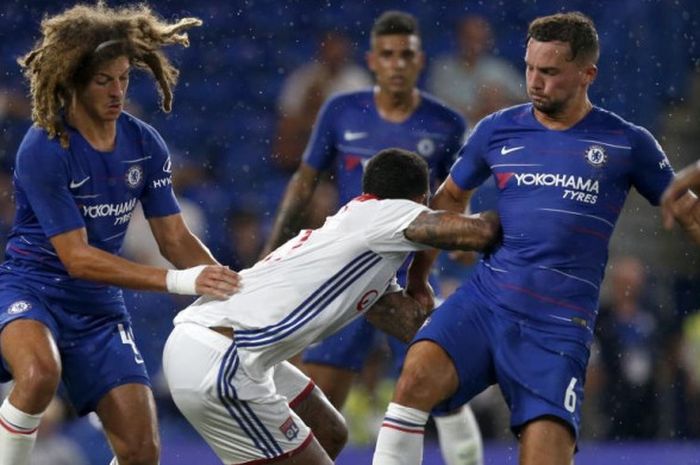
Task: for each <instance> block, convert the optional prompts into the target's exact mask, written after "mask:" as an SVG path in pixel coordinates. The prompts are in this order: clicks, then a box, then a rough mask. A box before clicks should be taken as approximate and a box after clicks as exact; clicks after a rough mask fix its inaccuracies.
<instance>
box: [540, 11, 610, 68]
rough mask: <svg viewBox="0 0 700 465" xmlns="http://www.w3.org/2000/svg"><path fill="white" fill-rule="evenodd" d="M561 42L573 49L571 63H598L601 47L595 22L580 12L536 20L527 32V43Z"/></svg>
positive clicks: (559, 14) (558, 14)
mask: <svg viewBox="0 0 700 465" xmlns="http://www.w3.org/2000/svg"><path fill="white" fill-rule="evenodd" d="M530 39H535V40H536V41H538V42H552V41H555V40H557V41H561V42H566V43H568V44H569V46H570V47H571V61H573V60H576V59H577V58H582V59H584V60H591V61H592V62H593V63H596V62H597V61H598V56H599V55H600V45H599V43H598V32H596V29H595V25H594V24H593V20H592V19H591V18H589V17H588V16H586V15H584V14H583V13H581V12H579V11H573V12H569V13H557V14H554V15H550V16H542V17H540V18H536V19H535V20H534V21H532V22H531V23H530V26H529V27H528V30H527V41H526V42H529V41H530Z"/></svg>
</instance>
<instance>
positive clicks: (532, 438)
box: [519, 417, 576, 465]
mask: <svg viewBox="0 0 700 465" xmlns="http://www.w3.org/2000/svg"><path fill="white" fill-rule="evenodd" d="M575 447H576V440H575V439H574V435H573V433H572V431H571V426H570V425H568V424H566V423H565V422H564V421H563V420H561V419H559V418H557V417H540V418H538V419H536V420H533V421H531V422H529V423H528V424H527V425H525V426H524V427H523V429H522V431H521V435H520V460H519V463H520V465H570V464H571V463H573V462H572V460H573V459H572V457H573V455H574V448H575Z"/></svg>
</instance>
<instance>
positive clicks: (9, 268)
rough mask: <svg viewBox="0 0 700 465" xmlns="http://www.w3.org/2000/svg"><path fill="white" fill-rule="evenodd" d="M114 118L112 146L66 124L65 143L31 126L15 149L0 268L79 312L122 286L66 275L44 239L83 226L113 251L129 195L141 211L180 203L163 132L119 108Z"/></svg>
mask: <svg viewBox="0 0 700 465" xmlns="http://www.w3.org/2000/svg"><path fill="white" fill-rule="evenodd" d="M116 125H117V134H116V143H115V148H114V150H113V151H111V152H100V151H97V150H95V149H93V148H92V147H91V146H90V144H89V143H88V142H87V141H86V140H85V138H83V136H82V135H80V133H79V132H78V131H76V130H74V129H72V128H69V129H68V131H69V134H70V145H69V148H68V149H63V148H62V147H61V145H60V143H59V141H58V139H57V138H54V139H49V138H48V135H47V133H46V131H44V130H43V129H41V128H39V127H36V126H34V127H32V128H30V129H29V131H28V132H27V134H26V135H25V137H24V139H23V141H22V143H21V145H20V147H19V151H18V153H17V161H16V167H15V172H14V194H15V201H16V215H15V221H14V224H13V227H12V231H11V233H10V236H9V239H8V242H7V247H6V256H7V260H6V261H5V262H4V263H3V264H2V265H0V270H1V271H2V272H6V273H12V274H13V275H15V276H17V277H20V278H22V279H23V280H24V281H23V282H25V283H26V285H28V286H32V287H35V288H37V289H41V291H40V292H41V294H42V295H45V296H47V297H49V298H52V297H53V298H59V299H62V300H67V301H71V302H74V303H75V305H72V306H70V308H71V310H72V311H73V310H74V311H76V312H78V313H104V312H105V311H108V310H105V308H104V307H105V306H106V307H110V305H112V304H117V306H119V305H120V304H121V291H120V290H119V289H118V288H116V287H114V286H108V285H105V284H101V283H96V282H92V281H86V280H81V279H74V278H71V277H70V276H69V275H68V273H67V271H66V269H65V267H64V266H63V263H61V261H60V260H59V258H58V256H57V254H56V251H55V250H54V248H53V246H52V245H51V242H50V240H49V239H50V238H51V237H53V236H55V235H58V234H61V233H65V232H68V231H72V230H76V229H80V228H86V230H87V237H88V243H89V244H90V245H92V246H94V247H97V248H99V249H102V250H104V251H105V252H109V253H111V254H117V253H119V252H120V250H121V247H122V243H123V240H124V234H125V233H126V229H127V226H128V224H129V220H130V218H131V214H132V212H133V210H134V207H135V206H136V202H138V201H140V202H141V204H142V205H143V209H144V212H145V214H146V216H147V217H159V216H167V215H171V214H175V213H178V212H179V211H180V209H179V207H178V204H177V201H176V199H175V196H174V194H173V190H172V174H171V165H170V157H169V154H168V149H167V147H166V145H165V142H164V141H163V139H162V138H161V137H160V135H159V134H158V133H157V132H156V131H155V129H153V128H152V127H151V126H149V125H147V124H146V123H144V122H142V121H140V120H138V119H137V118H135V117H133V116H131V115H129V114H126V113H124V114H122V115H121V116H120V117H119V119H118V120H117V123H116ZM80 302H85V305H82V306H81V305H80V304H79V303H80ZM100 306H103V308H102V309H100V308H99V307H100Z"/></svg>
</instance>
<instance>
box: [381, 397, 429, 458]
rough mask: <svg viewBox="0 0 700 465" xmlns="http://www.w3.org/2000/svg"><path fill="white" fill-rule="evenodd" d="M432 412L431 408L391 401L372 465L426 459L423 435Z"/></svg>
mask: <svg viewBox="0 0 700 465" xmlns="http://www.w3.org/2000/svg"><path fill="white" fill-rule="evenodd" d="M429 416H430V414H429V413H428V412H423V411H421V410H417V409H414V408H410V407H404V406H403V405H399V404H395V403H393V402H392V403H390V404H389V407H387V409H386V415H385V416H384V422H383V423H382V427H381V429H380V430H379V436H377V445H376V447H375V449H374V458H373V459H372V465H420V464H421V463H423V437H424V436H425V423H426V422H427V421H428V417H429Z"/></svg>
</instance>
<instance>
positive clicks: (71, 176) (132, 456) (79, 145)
mask: <svg viewBox="0 0 700 465" xmlns="http://www.w3.org/2000/svg"><path fill="white" fill-rule="evenodd" d="M200 24H201V21H200V20H198V19H196V18H184V19H182V20H180V21H178V22H176V23H173V24H170V23H166V22H164V21H162V20H160V19H159V18H157V17H156V16H155V15H154V14H153V13H152V12H151V10H150V9H149V8H148V7H147V6H145V5H140V6H135V7H123V8H119V9H110V8H108V7H106V6H105V5H104V4H102V3H98V4H97V5H95V6H76V7H73V8H71V9H68V10H66V11H64V12H63V13H60V14H58V15H55V16H53V17H47V18H45V19H44V20H43V21H42V24H41V33H42V37H41V39H40V40H39V42H38V43H37V45H36V47H35V48H34V50H32V51H31V52H29V53H28V54H27V55H25V56H24V57H23V58H22V59H21V60H20V64H21V65H22V67H23V68H24V69H25V74H26V76H27V78H28V80H29V82H30V85H31V96H32V106H33V112H32V119H33V121H34V126H33V127H32V128H31V129H29V131H28V132H27V134H26V135H25V137H24V140H23V141H22V144H21V146H20V148H19V151H18V154H17V160H16V168H15V173H14V187H15V191H14V195H15V198H16V203H17V211H16V217H15V222H14V226H13V228H12V232H11V234H10V237H9V240H8V244H7V250H6V254H7V257H8V258H7V261H6V262H5V263H3V264H2V265H0V331H1V332H0V353H1V355H2V358H1V363H0V381H8V380H10V379H13V380H14V383H15V384H14V387H13V389H12V390H11V392H10V394H9V396H8V398H7V399H5V401H4V402H3V403H2V406H0V464H1V465H25V464H26V463H27V462H28V460H29V455H30V452H31V449H32V447H33V444H34V441H35V438H36V430H37V427H38V426H39V423H40V421H41V417H42V415H43V413H44V411H45V409H46V408H47V406H48V405H49V402H50V401H51V399H52V398H53V395H54V393H55V391H56V388H57V386H58V383H59V381H60V380H61V378H62V379H63V381H64V383H65V387H66V390H67V394H68V396H69V397H70V399H71V401H72V403H73V406H74V407H75V408H76V410H77V411H78V413H79V414H81V415H85V414H86V413H88V412H91V411H95V412H96V413H97V415H98V416H99V418H100V420H101V421H102V425H103V427H104V431H105V434H106V435H107V439H108V440H109V443H110V445H111V447H112V449H113V450H114V453H115V455H116V457H115V458H114V460H113V461H112V464H117V463H118V464H119V465H155V464H157V463H158V456H159V438H158V430H157V426H156V413H155V405H154V401H153V394H152V392H151V389H150V382H149V379H148V374H147V373H146V369H145V367H144V364H143V359H142V358H141V355H140V353H139V351H138V349H137V347H136V344H135V342H134V340H133V336H132V331H131V327H130V318H129V314H128V313H127V311H126V308H125V307H124V302H123V298H122V293H121V290H120V289H119V287H128V288H132V289H143V290H151V291H169V292H173V293H178V294H190V295H195V294H204V295H209V296H212V297H217V298H225V297H228V296H229V295H231V294H232V293H233V292H235V291H236V290H237V287H238V276H237V275H236V273H234V272H233V271H231V270H229V269H228V268H225V267H222V266H220V265H218V264H217V262H216V260H215V259H214V257H212V255H211V254H210V253H209V250H208V249H207V248H206V247H205V246H204V245H203V244H202V243H201V242H200V241H199V239H197V237H195V236H194V235H193V234H192V233H190V231H189V229H188V228H187V226H186V224H185V223H184V221H183V220H182V217H181V215H180V209H179V207H178V203H177V201H176V199H175V197H174V195H173V192H172V178H171V164H170V157H169V154H168V149H167V147H166V146H165V143H164V141H163V140H162V138H161V137H160V135H159V134H158V133H157V132H156V131H155V130H154V129H153V128H152V127H151V126H149V125H147V124H145V123H144V122H142V121H139V120H138V119H136V118H134V117H133V116H131V115H128V114H126V113H123V111H122V108H123V105H124V99H125V94H126V89H127V86H128V83H129V72H130V70H131V68H132V67H136V68H141V69H145V70H147V71H149V72H151V73H152V74H153V75H154V77H155V79H156V80H157V82H158V86H159V91H160V93H161V96H162V98H163V101H162V108H163V110H165V111H170V109H171V104H172V87H173V85H174V84H175V81H176V78H177V74H178V72H177V69H175V68H174V67H173V66H172V65H171V64H170V62H169V61H168V59H167V58H166V57H165V55H164V54H163V52H162V51H161V48H162V47H163V46H166V45H171V44H179V45H183V46H187V45H188V39H187V35H186V34H185V33H184V31H186V30H187V29H189V28H191V27H193V26H199V25H200ZM137 202H141V204H142V205H143V209H144V212H145V214H146V216H147V217H148V218H149V222H150V225H151V229H152V231H153V234H154V236H155V237H156V240H157V242H158V246H159V248H160V250H161V253H162V254H163V255H164V256H165V257H166V258H167V259H168V260H169V261H170V262H172V263H173V264H175V265H176V266H177V267H178V268H185V269H183V270H181V271H176V270H166V269H163V268H155V267H151V266H144V265H139V264H137V263H134V262H130V261H128V260H125V259H123V258H120V257H119V256H118V255H117V254H118V253H119V251H120V249H121V245H122V241H123V238H124V234H125V232H126V229H127V226H128V224H129V220H130V218H131V214H132V211H133V209H134V207H135V205H136V203H137Z"/></svg>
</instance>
